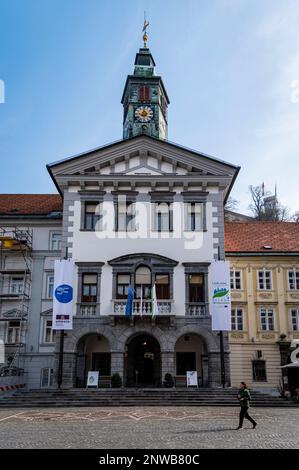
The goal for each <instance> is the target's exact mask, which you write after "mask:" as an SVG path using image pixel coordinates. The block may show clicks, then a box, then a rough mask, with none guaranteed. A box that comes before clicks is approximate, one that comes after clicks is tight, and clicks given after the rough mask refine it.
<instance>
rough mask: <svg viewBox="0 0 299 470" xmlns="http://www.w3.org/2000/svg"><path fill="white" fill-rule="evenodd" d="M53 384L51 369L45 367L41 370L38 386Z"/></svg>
mask: <svg viewBox="0 0 299 470" xmlns="http://www.w3.org/2000/svg"><path fill="white" fill-rule="evenodd" d="M52 385H53V369H51V368H50V367H45V368H44V369H42V370H41V379H40V386H41V388H48V387H51V386H52Z"/></svg>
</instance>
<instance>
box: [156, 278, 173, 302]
mask: <svg viewBox="0 0 299 470" xmlns="http://www.w3.org/2000/svg"><path fill="white" fill-rule="evenodd" d="M156 294H157V299H164V300H167V299H170V291H169V274H156Z"/></svg>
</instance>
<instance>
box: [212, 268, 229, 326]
mask: <svg viewBox="0 0 299 470" xmlns="http://www.w3.org/2000/svg"><path fill="white" fill-rule="evenodd" d="M210 273H211V295H210V308H211V315H212V330H222V331H231V296H230V268H229V262H228V261H213V262H212V264H211V270H210Z"/></svg>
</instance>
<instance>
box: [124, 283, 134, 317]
mask: <svg viewBox="0 0 299 470" xmlns="http://www.w3.org/2000/svg"><path fill="white" fill-rule="evenodd" d="M133 300H134V290H133V289H132V287H131V286H129V289H128V298H127V303H126V311H125V313H126V316H128V317H130V316H131V315H132V313H133Z"/></svg>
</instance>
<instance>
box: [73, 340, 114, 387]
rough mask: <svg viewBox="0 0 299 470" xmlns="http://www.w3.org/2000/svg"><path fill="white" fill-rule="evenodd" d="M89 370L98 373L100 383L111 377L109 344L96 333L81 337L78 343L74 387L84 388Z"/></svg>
mask: <svg viewBox="0 0 299 470" xmlns="http://www.w3.org/2000/svg"><path fill="white" fill-rule="evenodd" d="M91 370H92V371H99V376H100V383H101V381H102V382H103V381H104V380H105V379H107V378H108V377H110V376H111V348H110V343H109V341H108V340H107V338H105V336H103V335H101V334H97V333H92V334H89V335H86V336H83V337H82V338H81V339H80V340H79V342H78V345H77V360H76V380H75V385H76V387H79V388H84V387H86V380H87V373H88V371H91Z"/></svg>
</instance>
